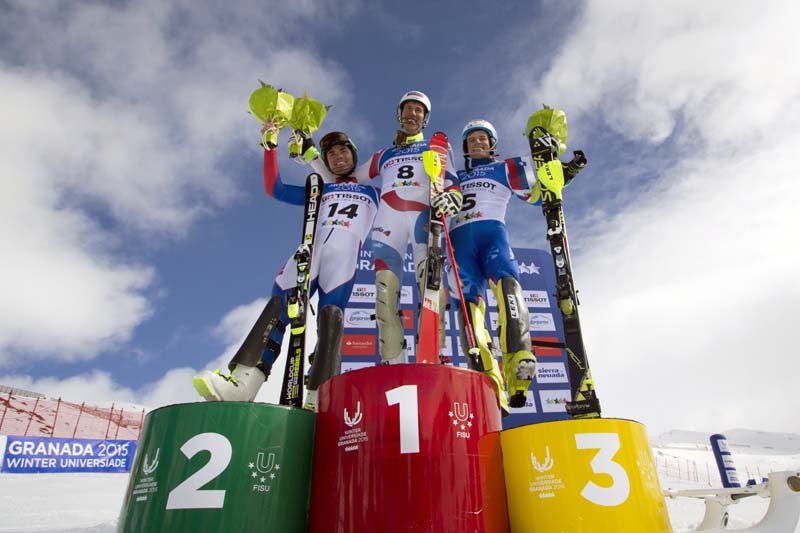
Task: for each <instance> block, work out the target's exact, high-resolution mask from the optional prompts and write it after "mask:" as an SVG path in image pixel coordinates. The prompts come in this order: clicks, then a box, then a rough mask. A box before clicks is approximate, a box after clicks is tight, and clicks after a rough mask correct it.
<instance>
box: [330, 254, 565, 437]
mask: <svg viewBox="0 0 800 533" xmlns="http://www.w3.org/2000/svg"><path fill="white" fill-rule="evenodd" d="M514 254H515V257H516V259H517V263H518V265H519V273H520V284H521V285H522V290H523V294H524V296H525V301H526V302H527V304H528V311H529V313H530V331H531V337H532V339H533V342H534V344H535V343H536V341H537V340H538V341H542V342H543V343H546V344H548V345H550V346H548V347H541V348H536V355H537V358H538V369H537V376H536V380H535V381H534V383H533V385H531V390H530V391H529V392H528V402H527V404H526V405H525V407H521V408H519V409H512V414H511V416H509V417H507V418H506V419H505V420H504V421H503V427H504V428H506V429H508V428H512V427H517V426H522V425H526V424H532V423H536V422H545V421H550V420H561V419H566V418H569V416H568V415H567V413H566V410H565V405H566V402H567V401H568V400H570V399H571V398H570V388H569V379H568V377H567V359H566V351H565V350H564V349H562V348H558V347H552V345H553V344H556V345H557V344H558V343H561V344H562V345H563V342H564V330H563V324H562V321H561V313H560V311H559V309H558V304H557V302H556V299H555V298H554V297H553V293H554V291H555V272H554V270H553V260H552V256H551V255H550V252H549V251H546V250H538V249H531V248H514ZM373 267H374V265H373V259H372V243H371V241H367V242H365V243H364V245H363V246H362V248H361V252H360V254H359V260H358V268H357V269H356V276H355V285H354V286H353V292H352V294H351V297H350V302H349V303H348V305H347V308H346V309H345V312H344V337H343V339H342V371H343V372H347V371H350V370H357V369H360V368H366V367H370V366H373V365H375V364H377V363H379V362H380V357H379V355H378V338H377V337H378V326H377V322H376V321H375V272H374V271H373ZM403 270H404V272H403V280H402V286H401V291H400V308H401V313H402V319H403V326H404V328H405V338H406V349H407V353H408V357H409V361H411V362H413V361H414V355H415V349H416V320H417V310H418V308H419V294H418V291H417V289H416V282H415V279H414V263H413V260H412V257H411V253H410V249H409V251H408V252H407V253H406V256H405V261H404V265H403ZM445 277H446V276H445ZM485 299H486V305H487V309H486V315H487V324H486V326H487V328H489V330H490V331H491V332H492V336H493V338H494V344H495V347H499V346H500V342H499V339H498V338H497V326H498V313H497V302H496V300H495V298H494V294H492V292H491V290H487V291H486V295H485ZM445 335H446V336H445V345H444V348H443V349H442V355H443V356H444V357H447V358H449V359H450V361H451V362H452V364H454V365H458V366H461V367H464V368H466V366H467V363H466V360H465V358H464V357H463V355H462V353H463V352H462V351H461V349H460V346H461V343H460V340H459V334H458V321H457V320H456V315H455V306H453V309H450V310H448V311H447V312H446V314H445ZM498 355H499V354H498Z"/></svg>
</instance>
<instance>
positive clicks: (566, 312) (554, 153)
mask: <svg viewBox="0 0 800 533" xmlns="http://www.w3.org/2000/svg"><path fill="white" fill-rule="evenodd" d="M559 142H560V141H559V139H557V138H556V137H554V136H553V135H551V134H550V133H549V132H548V131H547V130H545V129H544V128H543V127H541V126H535V127H533V128H532V129H531V131H530V133H529V134H528V143H529V145H530V149H531V156H532V157H533V164H534V166H535V167H536V174H537V177H538V179H539V181H540V183H541V192H542V211H543V212H544V217H545V220H546V222H547V241H548V243H549V244H550V252H551V255H552V257H553V266H554V267H555V272H556V298H557V300H558V306H559V309H560V310H561V318H562V322H563V325H564V344H565V346H564V348H565V349H566V351H567V363H568V369H569V370H568V372H569V381H570V387H571V392H572V399H571V401H569V402H567V404H566V410H567V413H568V414H569V415H571V416H572V417H574V418H598V417H599V416H600V402H599V400H598V399H597V395H596V392H595V388H594V380H593V379H592V373H591V371H590V370H589V362H588V360H587V358H586V348H585V347H584V344H583V333H582V332H581V323H580V319H579V317H578V304H579V302H578V295H577V292H576V291H575V284H574V279H573V276H572V265H571V263H570V258H569V248H568V245H567V228H566V225H565V224H564V210H563V208H562V201H561V190H562V189H563V187H564V184H565V183H569V181H571V180H572V179H573V178H575V176H576V175H577V174H578V172H580V170H581V169H582V168H583V167H585V166H586V162H587V161H586V156H585V155H584V154H583V152H581V151H580V150H577V151H575V152H574V158H573V159H572V161H570V162H569V163H566V164H562V163H561V161H559V160H558V147H559Z"/></svg>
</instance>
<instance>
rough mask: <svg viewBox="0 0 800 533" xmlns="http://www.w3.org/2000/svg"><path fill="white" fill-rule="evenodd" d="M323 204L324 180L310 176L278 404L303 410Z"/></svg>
mask: <svg viewBox="0 0 800 533" xmlns="http://www.w3.org/2000/svg"><path fill="white" fill-rule="evenodd" d="M321 200H322V176H320V175H319V174H317V173H311V174H309V175H308V178H306V202H305V209H304V214H303V221H304V222H303V234H302V240H301V242H300V247H299V248H298V249H297V251H296V252H295V254H294V261H295V263H296V268H297V285H296V286H295V288H294V289H292V291H291V292H290V293H289V295H288V298H287V300H288V301H287V304H288V305H287V311H288V314H289V329H290V337H289V349H288V352H287V354H286V367H285V370H284V374H283V383H282V384H281V395H280V400H279V403H280V404H281V405H290V406H292V407H302V406H303V376H304V372H303V368H304V360H305V351H306V350H305V345H306V311H307V309H308V294H309V289H310V284H311V259H312V257H313V253H314V238H315V236H316V233H317V219H318V218H319V206H320V202H321Z"/></svg>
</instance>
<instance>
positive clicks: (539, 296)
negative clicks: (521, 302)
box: [522, 291, 550, 308]
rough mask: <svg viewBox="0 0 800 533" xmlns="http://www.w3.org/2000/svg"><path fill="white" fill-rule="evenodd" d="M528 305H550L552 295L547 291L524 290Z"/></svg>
mask: <svg viewBox="0 0 800 533" xmlns="http://www.w3.org/2000/svg"><path fill="white" fill-rule="evenodd" d="M522 293H523V294H524V296H525V303H526V304H528V307H545V308H546V307H550V297H549V296H548V294H547V291H522Z"/></svg>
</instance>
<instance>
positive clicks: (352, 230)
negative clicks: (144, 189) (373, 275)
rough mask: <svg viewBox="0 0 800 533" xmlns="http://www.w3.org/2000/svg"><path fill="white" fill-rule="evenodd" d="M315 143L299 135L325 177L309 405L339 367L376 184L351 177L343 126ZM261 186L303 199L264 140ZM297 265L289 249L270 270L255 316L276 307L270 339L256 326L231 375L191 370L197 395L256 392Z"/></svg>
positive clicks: (277, 345)
mask: <svg viewBox="0 0 800 533" xmlns="http://www.w3.org/2000/svg"><path fill="white" fill-rule="evenodd" d="M271 127H273V126H272V125H271V124H267V125H265V128H271ZM262 133H263V130H262ZM295 135H298V134H297V133H296V134H295ZM319 148H320V155H321V158H315V156H316V153H315V152H316V148H315V147H314V146H313V141H311V140H310V138H308V137H305V143H304V146H303V153H304V159H305V160H306V161H310V162H311V166H312V167H313V168H314V170H316V171H317V172H319V173H320V174H322V175H323V178H324V180H325V181H326V183H325V184H324V186H323V189H322V198H321V202H320V207H319V219H318V223H317V238H316V244H315V246H314V253H313V256H312V259H311V272H310V276H311V289H310V294H309V296H310V295H313V294H314V293H315V292H316V291H317V290H318V291H319V304H318V307H319V309H320V313H319V317H318V341H317V348H316V352H315V356H314V362H313V364H312V367H311V373H310V375H309V380H308V386H307V394H306V399H305V402H304V407H305V408H307V409H311V410H313V409H314V407H315V404H316V391H317V388H318V387H319V385H320V384H321V383H322V382H324V381H325V380H327V379H329V378H330V377H333V376H334V375H336V374H338V373H339V371H340V368H341V364H340V363H341V341H342V327H343V322H342V312H343V310H344V307H345V306H346V305H347V302H348V300H349V299H350V293H351V291H352V288H353V282H354V279H355V278H354V277H355V269H356V262H357V260H358V253H359V250H360V248H361V243H362V242H363V241H364V239H366V237H367V235H368V234H369V230H370V228H371V227H372V221H373V219H374V217H375V212H376V210H377V204H378V198H377V192H376V191H375V188H374V187H372V186H371V185H361V184H358V183H356V180H355V176H354V175H353V171H354V170H355V167H356V164H357V162H358V152H357V150H356V146H355V144H353V142H352V141H351V140H350V138H349V137H348V136H347V135H346V134H345V133H342V132H338V131H334V132H330V133H328V134H327V135H325V136H323V137H322V139H320V141H319ZM320 159H321V160H322V161H320ZM323 163H324V165H323ZM264 188H265V191H266V193H267V195H268V196H270V197H272V198H275V199H277V200H281V201H284V202H287V203H290V204H295V205H303V204H304V203H305V197H306V191H305V187H302V186H297V185H288V184H285V183H284V182H283V181H282V180H281V177H280V174H279V172H278V163H277V155H276V151H275V150H274V148H269V147H265V150H264ZM296 268H297V267H296V262H295V259H294V256H292V257H290V258H289V260H288V261H287V262H286V263H285V264H284V266H283V267H282V268H281V269H280V271H279V272H278V275H277V277H276V278H275V283H274V285H273V289H272V296H273V300H271V301H270V304H269V305H268V306H267V309H265V313H262V318H260V319H259V320H263V321H264V322H267V321H268V320H270V319H275V318H276V316H266V317H265V316H264V315H265V314H270V312H271V313H272V314H273V315H277V320H278V321H277V324H276V326H275V327H273V328H272V329H271V331H270V334H269V337H268V339H263V335H260V333H261V332H263V331H264V330H263V326H262V327H261V329H260V331H256V333H257V335H255V337H257V339H256V340H257V341H259V342H261V344H260V345H258V348H259V349H258V350H253V349H249V348H248V340H245V344H244V345H243V346H242V348H241V349H240V350H239V351H238V352H237V354H236V355H235V356H234V358H233V360H232V361H231V362H230V364H229V369H230V370H231V373H230V375H224V374H222V373H221V372H220V371H219V370H217V371H216V372H209V371H206V372H203V373H201V374H199V375H198V376H196V377H195V378H194V380H193V382H192V383H193V385H194V387H195V389H196V390H197V391H198V393H199V394H200V395H201V396H203V397H204V398H206V399H207V400H212V401H213V400H216V401H220V400H222V401H253V399H254V398H255V397H256V394H257V393H258V390H259V388H260V387H261V385H262V384H263V383H264V381H265V380H266V379H267V377H268V376H269V374H270V369H271V367H272V364H273V363H274V362H275V359H277V357H278V354H279V353H280V349H281V343H282V341H283V334H284V329H285V325H286V324H287V323H288V313H287V296H288V294H289V292H290V291H291V290H292V289H294V288H295V287H296V286H297V270H296ZM273 304H274V305H273ZM268 310H271V311H268ZM257 325H258V323H257ZM254 330H256V328H254Z"/></svg>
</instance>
